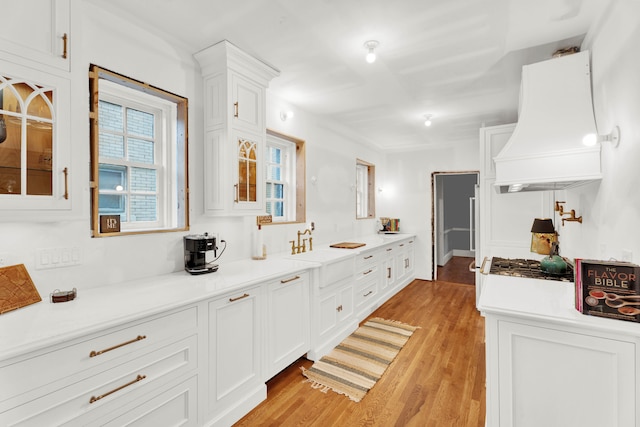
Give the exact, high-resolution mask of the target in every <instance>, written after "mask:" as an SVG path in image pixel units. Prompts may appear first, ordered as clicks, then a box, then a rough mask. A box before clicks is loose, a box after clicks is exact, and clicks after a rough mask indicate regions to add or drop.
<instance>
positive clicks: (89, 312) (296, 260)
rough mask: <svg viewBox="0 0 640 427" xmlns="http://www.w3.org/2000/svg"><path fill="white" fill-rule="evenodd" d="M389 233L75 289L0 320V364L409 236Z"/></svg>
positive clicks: (12, 312)
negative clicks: (196, 271) (62, 298)
mask: <svg viewBox="0 0 640 427" xmlns="http://www.w3.org/2000/svg"><path fill="white" fill-rule="evenodd" d="M412 236H413V235H411V234H394V235H384V236H382V235H380V236H377V235H376V236H370V237H365V238H355V239H350V240H346V241H351V242H362V243H366V245H365V246H362V247H360V248H357V249H334V248H330V247H329V245H328V244H327V245H320V246H319V247H318V248H314V250H313V251H311V252H305V253H303V254H296V255H290V254H276V255H273V256H269V258H267V259H266V260H250V259H249V260H240V261H233V262H220V263H219V265H220V267H219V269H218V271H216V272H214V273H209V274H202V275H190V274H189V273H187V272H185V271H180V272H176V273H171V274H165V275H160V276H154V277H150V278H146V279H140V280H132V281H127V282H123V283H119V284H114V285H105V286H100V287H96V288H90V289H86V290H83V289H79V290H78V296H77V297H76V299H75V300H73V301H68V302H63V303H57V304H52V303H51V302H50V301H49V295H41V296H42V301H41V302H38V303H35V304H32V305H29V306H26V307H22V308H20V309H18V310H14V311H10V312H7V313H4V314H2V315H0V360H4V359H8V358H10V357H13V356H16V355H19V354H23V353H27V352H30V351H35V350H38V349H41V348H44V347H46V346H50V345H54V344H58V343H60V342H63V341H68V340H71V339H74V338H77V337H80V336H82V335H87V334H90V333H93V332H97V331H99V330H103V329H106V328H110V327H114V326H118V325H120V324H123V323H126V322H131V321H135V320H137V319H140V318H143V317H146V316H151V315H154V314H159V313H162V312H166V311H168V310H171V309H174V308H178V307H181V306H184V305H187V304H191V303H195V302H198V301H201V300H205V299H209V298H215V297H216V296H218V295H223V294H225V293H230V292H234V291H235V290H237V289H240V288H242V287H245V286H251V285H252V284H256V283H263V282H267V281H269V280H272V279H275V278H277V277H281V276H285V275H289V274H291V275H293V274H296V273H298V272H301V271H305V270H308V269H310V268H314V267H320V266H322V265H323V263H330V262H331V261H333V260H340V259H343V258H346V257H350V256H355V255H356V254H358V253H360V252H363V251H366V250H371V249H374V248H376V247H379V246H382V245H385V244H388V243H393V242H395V241H398V240H402V239H406V238H408V237H412Z"/></svg>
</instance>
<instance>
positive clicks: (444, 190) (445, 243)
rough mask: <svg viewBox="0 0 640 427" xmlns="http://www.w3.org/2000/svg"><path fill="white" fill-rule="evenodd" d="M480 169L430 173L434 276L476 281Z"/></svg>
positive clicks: (434, 278)
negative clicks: (477, 198) (477, 196)
mask: <svg viewBox="0 0 640 427" xmlns="http://www.w3.org/2000/svg"><path fill="white" fill-rule="evenodd" d="M478 176H479V172H478V171H462V172H433V173H432V174H431V185H432V194H433V197H432V199H431V218H432V220H431V221H432V223H431V241H432V242H433V243H432V250H431V254H432V260H431V266H432V270H431V275H432V279H433V280H442V281H447V282H453V283H464V284H470V285H473V284H475V273H474V271H475V263H476V260H475V252H476V221H477V214H476V187H477V185H478Z"/></svg>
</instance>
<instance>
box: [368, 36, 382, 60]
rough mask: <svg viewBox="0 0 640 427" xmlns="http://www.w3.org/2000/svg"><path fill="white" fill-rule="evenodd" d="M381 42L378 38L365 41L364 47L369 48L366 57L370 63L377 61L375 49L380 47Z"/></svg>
mask: <svg viewBox="0 0 640 427" xmlns="http://www.w3.org/2000/svg"><path fill="white" fill-rule="evenodd" d="M379 44H380V43H379V42H378V41H377V40H369V41H366V42H364V47H365V49H367V56H365V59H366V60H367V62H368V63H369V64H372V63H374V62H376V52H375V49H376V48H377V47H378V45H379Z"/></svg>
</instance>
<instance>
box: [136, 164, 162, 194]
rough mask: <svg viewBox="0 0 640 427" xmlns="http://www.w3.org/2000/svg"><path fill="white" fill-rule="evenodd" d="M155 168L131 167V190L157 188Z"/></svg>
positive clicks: (151, 189)
mask: <svg viewBox="0 0 640 427" xmlns="http://www.w3.org/2000/svg"><path fill="white" fill-rule="evenodd" d="M157 181H158V178H157V173H156V170H155V169H144V168H133V167H132V168H131V191H152V192H155V191H156V188H157Z"/></svg>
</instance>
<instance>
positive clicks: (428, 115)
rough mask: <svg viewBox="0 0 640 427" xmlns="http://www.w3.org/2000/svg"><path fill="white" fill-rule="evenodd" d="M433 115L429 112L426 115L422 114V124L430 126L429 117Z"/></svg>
mask: <svg viewBox="0 0 640 427" xmlns="http://www.w3.org/2000/svg"><path fill="white" fill-rule="evenodd" d="M432 117H433V116H432V115H431V114H427V115H426V116H424V125H425V126H431V118H432Z"/></svg>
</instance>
